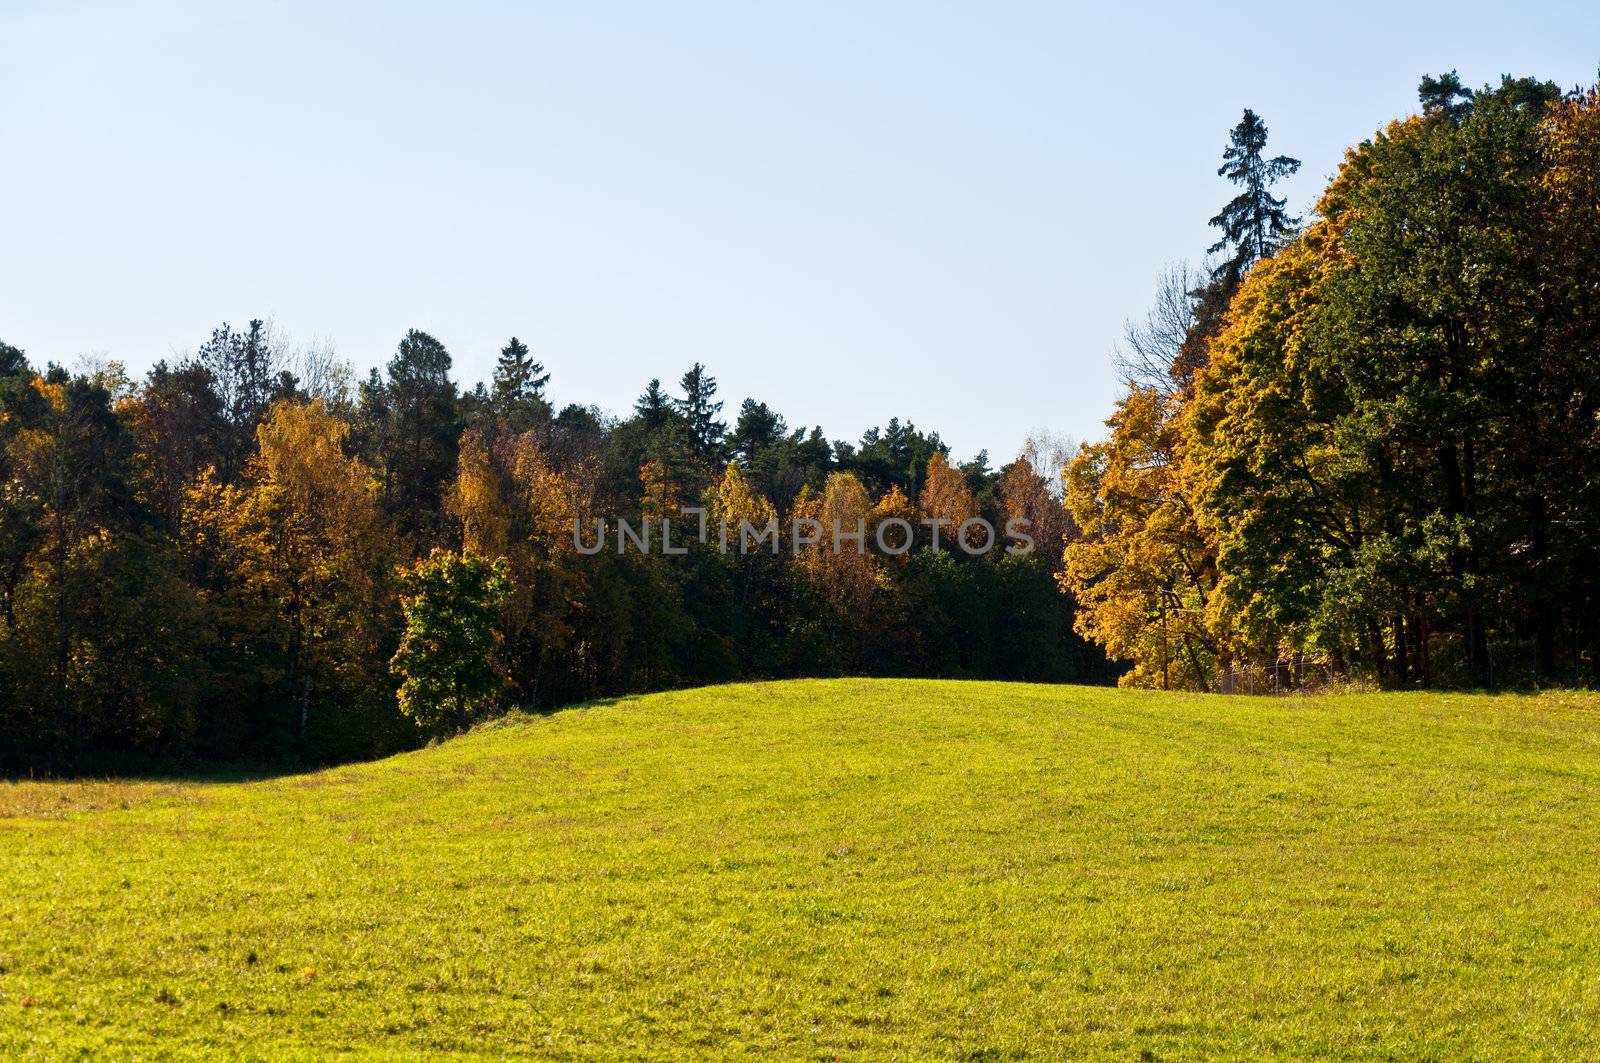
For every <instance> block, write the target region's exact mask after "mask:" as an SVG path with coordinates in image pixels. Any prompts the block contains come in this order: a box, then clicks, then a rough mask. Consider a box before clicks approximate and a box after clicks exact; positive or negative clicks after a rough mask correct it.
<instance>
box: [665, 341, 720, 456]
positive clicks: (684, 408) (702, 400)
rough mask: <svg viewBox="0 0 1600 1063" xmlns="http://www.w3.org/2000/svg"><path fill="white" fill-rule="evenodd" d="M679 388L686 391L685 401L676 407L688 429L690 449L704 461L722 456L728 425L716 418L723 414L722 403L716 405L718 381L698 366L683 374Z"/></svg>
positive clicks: (679, 402) (681, 400)
mask: <svg viewBox="0 0 1600 1063" xmlns="http://www.w3.org/2000/svg"><path fill="white" fill-rule="evenodd" d="M678 386H679V387H681V388H683V398H682V399H679V400H678V401H677V402H676V403H675V405H676V406H677V409H678V412H679V413H680V414H682V415H683V419H684V422H685V424H686V425H687V427H688V430H689V442H690V444H691V446H693V447H694V449H695V451H696V452H697V453H698V454H699V455H700V456H701V457H703V458H714V457H717V456H719V455H720V453H721V450H722V440H723V437H724V436H725V435H727V432H728V425H727V422H725V421H719V420H717V414H719V413H721V412H722V403H720V402H716V401H714V400H715V399H716V395H717V381H716V378H715V377H713V376H711V374H709V373H707V372H706V367H705V366H703V365H701V364H700V363H699V362H696V363H694V368H692V369H690V370H689V371H688V372H687V373H685V374H683V377H682V379H680V380H679V381H678Z"/></svg>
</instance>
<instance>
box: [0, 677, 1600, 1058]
mask: <svg viewBox="0 0 1600 1063" xmlns="http://www.w3.org/2000/svg"><path fill="white" fill-rule="evenodd" d="M1597 797H1600V699H1597V698H1595V697H1593V696H1587V695H1585V696H1577V695H1573V696H1554V695H1547V696H1543V697H1538V698H1523V697H1484V696H1446V695H1384V696H1359V697H1342V698H1328V699H1306V700H1293V699H1285V700H1279V701H1274V700H1270V699H1247V698H1217V697H1200V696H1187V695H1161V694H1154V693H1138V692H1125V691H1114V690H1093V689H1082V688H1070V687H1046V686H1023V685H1006V684H987V683H938V682H920V681H870V680H842V681H803V682H789V683H772V684H751V685H736V686H726V687H717V688H711V689H704V690H694V691H685V692H679V693H672V694H659V695H652V696H648V697H639V698H629V699H623V700H619V701H616V702H614V703H608V704H601V705H595V706H591V707H586V708H582V709H576V710H571V711H567V712H562V713H557V714H555V715H552V716H549V717H540V718H514V719H512V720H508V721H504V722H502V723H500V724H498V725H495V726H491V727H488V728H485V729H482V730H480V731H478V732H475V733H473V734H471V735H468V736H465V737H463V738H460V739H457V740H455V741H451V742H448V743H444V744H443V745H440V746H438V747H436V748H433V749H428V750H423V751H419V752H416V753H412V754H408V755H405V756H399V757H394V758H391V759H389V760H385V761H381V762H377V763H372V764H364V765H356V766H350V767H344V768H339V769H335V770H330V771H325V772H319V773H316V774H312V775H304V776H294V777H285V778H280V779H274V780H268V781H262V782H252V783H245V784H228V785H203V784H170V785H169V784H163V785H126V786H125V785H121V784H110V785H80V784H61V785H56V786H41V785H39V784H26V783H24V784H17V785H8V784H3V783H0V1056H4V1057H13V1056H18V1055H22V1056H28V1055H33V1056H40V1057H54V1056H62V1055H68V1054H72V1053H74V1052H76V1051H78V1050H85V1049H86V1050H89V1051H90V1052H93V1053H106V1054H114V1055H118V1056H126V1055H144V1056H149V1055H156V1054H176V1055H237V1056H243V1057H251V1058H264V1059H265V1058H272V1059H284V1058H325V1057H326V1056H328V1055H330V1054H333V1053H336V1052H339V1051H348V1052H354V1053H357V1054H361V1055H375V1056H387V1055H394V1056H415V1055H416V1054H419V1053H437V1054H440V1055H448V1054H460V1055H462V1056H467V1055H473V1054H479V1053H481V1054H485V1055H494V1056H499V1055H503V1054H512V1055H518V1054H532V1055H543V1056H555V1057H610V1056H625V1057H630V1058H639V1057H647V1058H660V1059H672V1058H683V1057H684V1056H692V1055H704V1054H715V1055H735V1054H741V1053H744V1054H749V1055H752V1056H755V1055H760V1056H788V1057H796V1056H798V1057H814V1058H830V1059H831V1058H834V1057H836V1056H840V1057H846V1058H849V1057H861V1058H884V1057H888V1056H891V1055H896V1054H897V1055H898V1056H899V1057H900V1058H902V1059H904V1058H926V1057H936V1058H968V1059H1007V1058H1023V1057H1029V1056H1038V1057H1043V1058H1058V1057H1060V1056H1062V1055H1067V1054H1087V1055H1094V1056H1098V1055H1107V1056H1113V1057H1117V1058H1129V1057H1134V1058H1137V1057H1139V1056H1140V1055H1141V1054H1142V1053H1148V1054H1150V1056H1153V1057H1155V1058H1161V1059H1172V1058H1203V1057H1215V1056H1219V1055H1231V1056H1259V1055H1275V1054H1292V1055H1308V1054H1335V1055H1342V1056H1354V1057H1371V1058H1379V1057H1386V1056H1401V1057H1409V1058H1415V1057H1419V1056H1433V1057H1458V1056H1465V1055H1474V1056H1487V1057H1504V1056H1507V1055H1516V1056H1547V1057H1550V1058H1574V1057H1578V1056H1582V1055H1585V1054H1586V1053H1590V1052H1592V1051H1593V1046H1594V1044H1595V1040H1594V1038H1595V1035H1596V1030H1597V1029H1600V890H1597V888H1596V883H1597V881H1600V821H1597V818H1596V815H1595V812H1596V810H1597ZM123 806H126V807H123Z"/></svg>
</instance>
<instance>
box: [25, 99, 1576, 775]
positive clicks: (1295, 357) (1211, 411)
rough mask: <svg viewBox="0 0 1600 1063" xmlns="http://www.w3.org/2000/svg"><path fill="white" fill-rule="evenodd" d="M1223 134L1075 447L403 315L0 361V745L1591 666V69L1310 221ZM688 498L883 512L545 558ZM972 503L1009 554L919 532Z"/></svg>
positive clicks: (1280, 168)
mask: <svg viewBox="0 0 1600 1063" xmlns="http://www.w3.org/2000/svg"><path fill="white" fill-rule="evenodd" d="M1381 117H1382V116H1374V119H1375V120H1377V119H1380V118H1381ZM1223 132H1226V134H1227V135H1226V147H1225V149H1224V152H1223V155H1222V158H1221V163H1222V166H1221V169H1220V170H1219V171H1218V173H1219V174H1220V175H1221V176H1222V177H1224V178H1226V179H1227V180H1228V181H1229V182H1231V184H1232V187H1233V189H1234V192H1235V193H1236V194H1235V197H1234V198H1233V199H1232V200H1230V201H1229V202H1227V203H1226V204H1225V205H1223V206H1222V208H1221V210H1220V211H1219V213H1218V214H1217V215H1216V217H1214V218H1212V219H1211V224H1212V225H1213V226H1214V227H1215V230H1216V242H1215V244H1214V245H1212V246H1210V247H1209V248H1206V247H1200V248H1196V249H1195V250H1196V256H1197V263H1198V264H1195V265H1185V264H1178V265H1174V266H1172V267H1170V268H1169V269H1168V271H1167V273H1166V274H1165V276H1164V277H1163V279H1162V281H1161V284H1160V286H1159V291H1158V292H1157V296H1156V299H1155V301H1154V304H1153V305H1152V307H1151V308H1150V310H1149V311H1148V313H1146V314H1143V315H1140V316H1137V317H1136V318H1135V319H1134V320H1133V321H1132V322H1131V323H1130V325H1129V327H1128V329H1127V334H1126V336H1124V337H1123V339H1122V341H1121V342H1120V343H1119V344H1118V345H1117V348H1116V352H1115V358H1116V360H1117V365H1118V368H1119V370H1120V371H1121V375H1122V377H1123V391H1122V394H1121V396H1120V398H1119V399H1118V400H1117V402H1116V405H1115V408H1114V410H1113V411H1111V412H1110V419H1109V420H1108V421H1107V422H1106V429H1105V435H1104V437H1103V438H1102V439H1098V440H1094V441H1090V442H1087V443H1084V444H1083V445H1081V446H1074V447H1067V446H1065V445H1064V444H1062V443H1059V442H1057V441H1055V440H1053V439H1050V438H1038V439H1035V440H1033V441H1030V443H1029V444H1028V445H1027V446H1026V447H1025V448H1024V449H1023V452H1022V453H1020V454H1017V455H1015V456H1008V460H998V461H994V460H991V458H990V456H989V455H987V454H979V455H978V456H977V457H976V458H974V459H973V460H971V461H967V462H959V461H957V460H956V459H955V457H954V456H953V455H952V454H951V452H950V449H949V447H948V446H947V445H946V444H945V443H944V441H943V440H941V438H940V435H939V433H938V432H936V431H931V430H924V429H923V428H919V427H918V426H915V425H913V424H911V423H909V422H907V421H903V420H900V419H898V418H890V419H888V420H887V421H886V422H885V424H884V425H883V427H881V428H875V429H872V430H871V431H868V432H867V433H865V434H864V435H863V436H862V437H861V438H860V439H859V440H856V441H854V442H847V441H842V440H838V439H832V438H830V437H829V436H827V435H826V434H825V432H824V429H823V427H821V426H820V425H817V424H816V423H815V422H814V421H812V420H806V421H804V422H801V421H796V420H791V418H792V417H794V416H796V415H806V416H815V411H793V410H785V411H780V410H778V409H775V408H774V407H773V406H771V405H769V404H768V403H766V402H764V401H758V400H757V399H753V398H752V399H744V400H743V401H742V402H741V403H739V404H738V405H737V406H736V407H735V406H733V405H732V403H731V401H729V400H726V399H725V398H724V397H723V396H721V395H719V392H718V387H717V382H716V380H715V378H714V376H713V375H712V371H711V370H708V369H707V367H705V366H703V365H700V364H695V365H693V366H691V367H688V368H687V371H683V372H681V375H679V371H680V370H682V369H683V367H681V366H680V367H673V372H671V373H668V374H666V376H667V379H668V382H667V383H665V384H664V383H663V382H662V381H661V380H650V381H648V382H641V384H642V393H641V394H640V396H639V398H638V400H637V402H636V403H635V405H634V407H633V408H632V409H631V410H628V411H626V412H624V413H622V414H621V415H613V414H609V413H607V412H605V411H602V410H600V409H598V408H596V407H592V406H585V405H582V404H568V405H565V406H563V407H561V408H559V409H558V408H556V406H555V405H554V404H553V403H552V401H551V400H550V398H549V397H548V385H549V382H550V380H551V371H547V369H546V367H545V365H543V364H542V363H541V360H540V356H538V355H537V354H536V353H535V350H534V349H531V348H530V345H529V344H528V343H526V342H524V341H523V340H522V339H518V338H510V339H508V340H507V341H506V343H505V344H504V347H503V349H502V350H501V351H500V352H499V356H498V362H497V365H496V368H495V370H494V373H493V376H492V379H490V380H489V381H486V382H484V383H480V384H476V385H471V386H468V385H465V384H463V383H462V382H460V381H458V380H457V379H456V378H455V377H454V376H453V375H452V357H451V353H450V350H449V348H448V345H447V342H446V341H447V339H448V337H443V338H436V337H434V336H432V335H430V334H428V333H426V332H424V331H420V330H412V331H410V332H407V333H406V334H405V336H404V337H403V338H401V339H400V340H399V341H398V345H397V347H396V348H395V350H394V353H393V355H392V357H390V358H389V360H388V361H387V364H386V365H385V366H384V367H383V368H382V369H381V370H378V369H374V370H372V371H371V372H370V374H369V375H367V376H366V377H364V378H363V377H361V376H360V375H359V374H358V373H357V372H356V371H355V370H354V369H353V368H352V367H350V366H349V365H347V364H345V363H342V362H341V361H339V360H338V359H337V358H335V357H332V356H331V355H330V354H328V353H326V352H324V351H321V350H319V349H317V348H316V347H315V346H313V347H309V348H308V347H304V346H299V345H296V344H294V343H293V342H291V341H289V340H288V339H286V338H285V337H283V336H282V335H281V334H280V333H279V332H278V331H277V330H276V329H275V328H274V327H273V326H272V325H270V324H267V323H264V322H263V321H260V320H248V321H245V322H243V323H236V325H235V324H223V325H219V326H218V327H217V328H216V329H215V330H214V331H213V332H212V334H211V335H210V336H209V338H207V337H203V336H202V337H196V343H197V346H196V347H195V348H194V350H193V353H192V354H190V355H187V356H184V357H181V358H176V359H174V360H173V361H172V362H171V363H170V364H169V363H167V362H163V363H161V364H158V365H156V366H155V367H154V368H152V369H151V370H150V371H149V372H148V373H146V374H145V375H143V376H142V377H140V378H135V377H133V376H131V375H130V374H129V373H128V372H127V371H126V370H125V369H124V368H123V367H122V365H121V364H119V363H117V362H115V361H104V362H101V363H99V364H95V365H89V366H81V367H77V368H74V369H70V370H69V369H67V368H64V367H63V366H61V365H58V364H56V363H55V362H53V361H51V360H50V352H35V351H28V352H24V351H22V350H19V349H17V348H15V347H12V346H9V345H5V344H3V343H0V771H7V772H41V773H52V772H64V771H93V770H114V769H119V768H122V767H125V766H127V765H130V764H139V763H176V762H183V761H205V762H239V763H246V762H249V763H257V762H269V761H277V760H283V759H295V760H300V761H304V762H308V763H323V762H333V761H340V760H350V759H361V758H369V757H374V756H378V755H382V754H385V753H388V752H392V751H396V750H401V749H406V748H410V747H414V746H416V745H418V744H420V743H422V742H424V741H426V740H428V739H429V738H431V737H434V736H440V735H445V734H449V733H453V732H455V731H457V730H460V729H462V728H464V727H466V726H468V725H470V724H472V723H473V722H475V721H477V720H479V719H482V718H483V717H485V716H486V715H488V714H491V713H493V712H495V711H498V710H500V709H503V708H508V707H512V706H515V707H520V708H524V709H528V710H543V709H547V708H551V707H556V706H561V705H568V704H573V703H576V702H580V701H584V700H589V699H594V698H600V697H607V696H612V695H618V694H624V693H630V692H639V691H649V690H661V689H668V688H674V687H680V686H687V685H698V684H707V683H715V682H721V681H727V680H734V679H743V678H765V677H789V676H813V675H859V674H866V675H892V676H923V677H948V678H985V679H1014V680H1031V681H1048V682H1073V683H1089V684H1109V683H1118V682H1120V683H1121V684H1123V685H1128V686H1142V687H1161V688H1171V689H1189V690H1199V691H1219V690H1220V691H1226V692H1243V691H1245V690H1254V691H1256V692H1258V693H1259V692H1268V691H1269V690H1277V691H1279V692H1286V691H1290V690H1297V689H1311V688H1314V687H1317V686H1326V685H1345V684H1348V685H1358V686H1378V687H1395V688H1403V687H1452V688H1491V689H1492V688H1505V687H1532V686H1539V685H1578V684H1584V683H1588V682H1591V681H1592V680H1593V677H1594V674H1595V669H1596V665H1597V663H1600V534H1597V532H1600V528H1597V522H1600V361H1597V352H1600V94H1597V92H1596V90H1594V89H1588V90H1570V91H1568V90H1563V89H1561V88H1560V87H1558V86H1556V85H1554V84H1551V83H1548V82H1544V81H1540V80H1538V79H1535V78H1520V79H1519V78H1509V77H1508V78H1505V79H1504V80H1503V81H1502V82H1501V83H1500V84H1499V85H1492V86H1487V87H1484V88H1482V89H1478V90H1472V89H1469V88H1467V87H1464V86H1463V85H1462V84H1461V83H1460V82H1459V80H1458V79H1457V78H1456V77H1455V75H1454V74H1446V75H1442V76H1439V77H1427V78H1424V79H1423V82H1422V85H1421V89H1420V92H1419V106H1418V110H1417V113H1416V114H1413V115H1411V116H1409V117H1404V118H1400V119H1398V120H1396V121H1393V122H1391V123H1390V124H1388V125H1387V126H1386V127H1384V128H1383V129H1382V131H1381V132H1379V133H1377V134H1375V135H1374V136H1373V137H1372V138H1371V139H1370V140H1367V141H1365V142H1363V143H1361V144H1359V145H1357V146H1355V147H1353V148H1351V149H1350V150H1349V151H1348V152H1347V154H1346V156H1345V159H1344V162H1343V164H1342V165H1341V166H1340V167H1339V170H1338V172H1337V174H1336V175H1334V176H1333V178H1332V181H1331V183H1330V184H1329V185H1328V186H1327V188H1326V189H1325V191H1324V192H1323V193H1322V195H1321V197H1320V199H1319V200H1318V201H1317V203H1316V204H1315V208H1314V209H1313V210H1312V211H1310V212H1309V213H1308V214H1306V215H1305V216H1303V217H1300V216H1295V215H1294V214H1293V213H1292V212H1291V211H1290V210H1289V208H1288V206H1287V204H1286V203H1285V201H1284V199H1283V198H1281V197H1278V196H1276V195H1275V194H1274V192H1273V190H1272V189H1273V186H1274V184H1275V183H1276V182H1277V181H1278V180H1280V179H1281V178H1283V177H1284V176H1286V175H1288V174H1290V173H1293V172H1294V171H1295V170H1296V169H1297V168H1298V167H1299V163H1298V162H1297V161H1296V160H1294V159H1292V158H1288V157H1285V156H1281V155H1274V154H1273V153H1272V152H1271V151H1270V150H1269V149H1268V143H1267V141H1268V130H1267V126H1266V123H1265V122H1264V121H1263V120H1262V118H1261V117H1259V116H1257V115H1256V114H1255V113H1254V112H1253V111H1245V112H1244V114H1243V117H1242V119H1241V120H1240V122H1239V124H1238V125H1237V126H1236V127H1235V128H1234V129H1233V130H1231V132H1228V131H1223ZM1219 139H1220V138H1219ZM1209 178H1210V175H1209V174H1205V173H1200V174H1196V175H1194V180H1196V181H1205V180H1207V179H1209ZM1202 256H1203V257H1202ZM530 327H535V328H536V323H533V324H532V325H531V326H530ZM1086 342H1090V341H1089V340H1086ZM1093 342H1099V341H1093ZM535 346H537V345H535ZM992 365H993V366H994V368H991V369H989V370H987V371H990V372H1002V373H1003V372H1005V369H1004V360H1003V359H1000V358H996V359H994V360H993V361H992ZM713 369H714V367H713ZM884 412H885V414H890V413H894V412H895V411H892V410H886V411H884ZM685 507H693V508H696V509H698V510H703V512H704V513H705V514H707V515H709V519H710V520H711V522H712V523H713V524H716V523H718V522H723V523H727V524H732V525H734V526H735V527H737V526H739V525H740V524H741V523H745V522H747V523H749V524H750V525H752V526H755V527H762V528H765V527H768V526H771V525H773V524H776V525H777V526H778V527H779V528H782V529H788V528H791V527H793V526H794V525H795V523H796V522H799V521H819V522H821V523H822V524H824V525H825V526H837V525H839V524H843V525H845V526H849V527H854V526H858V525H859V526H860V527H862V528H864V529H866V530H867V532H868V534H867V536H866V542H867V543H868V544H869V546H870V544H872V543H873V541H874V534H873V533H874V532H875V531H876V530H877V529H879V528H881V527H884V526H885V525H887V524H888V523H890V522H894V523H895V524H896V526H897V527H906V526H909V527H911V528H913V529H915V530H914V532H913V533H912V539H911V540H910V541H909V542H908V543H907V545H908V547H909V549H907V550H904V551H896V552H885V551H882V550H877V549H871V548H868V549H864V550H856V549H845V550H838V549H830V548H828V545H829V544H827V543H816V544H810V545H807V546H806V547H805V548H803V549H799V550H795V551H788V550H785V551H778V552H767V551H739V550H734V551H728V550H721V549H716V548H715V543H714V542H712V543H708V542H700V541H695V540H692V539H689V540H686V549H684V550H683V551H682V552H681V553H680V552H671V553H666V552H661V551H642V550H611V549H606V550H601V551H598V552H585V551H583V550H580V549H579V548H578V547H579V542H578V540H576V539H575V537H574V527H575V525H576V526H579V527H581V526H585V525H592V524H593V522H595V521H597V520H601V521H615V520H628V521H632V522H636V523H639V522H644V523H649V522H657V523H659V522H660V521H662V520H666V519H679V518H680V517H681V515H682V514H683V512H684V510H685ZM975 518H981V519H983V520H985V521H988V522H989V523H990V524H991V525H993V526H994V527H999V528H1003V527H1005V526H1007V524H1008V522H1014V521H1021V522H1023V523H1024V524H1025V525H1026V526H1027V527H1028V528H1029V529H1031V536H1032V539H1033V540H1034V541H1035V543H1036V544H1037V547H1036V549H1034V550H1032V551H1031V552H1023V551H1006V550H994V551H989V552H986V553H981V554H979V553H971V552H968V551H965V550H961V549H949V548H948V542H947V543H946V544H945V547H946V548H939V544H938V543H937V541H936V538H935V537H936V535H937V532H938V529H939V528H940V527H944V528H952V527H954V528H959V527H961V526H962V525H963V524H964V523H965V522H968V521H970V520H973V519H975ZM930 531H931V533H932V534H930ZM947 539H948V535H947Z"/></svg>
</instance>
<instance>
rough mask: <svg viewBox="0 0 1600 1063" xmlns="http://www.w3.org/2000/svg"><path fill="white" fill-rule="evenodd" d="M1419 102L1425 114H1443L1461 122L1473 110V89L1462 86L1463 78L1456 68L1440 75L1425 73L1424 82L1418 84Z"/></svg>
mask: <svg viewBox="0 0 1600 1063" xmlns="http://www.w3.org/2000/svg"><path fill="white" fill-rule="evenodd" d="M1417 102H1418V103H1420V104H1422V113H1423V114H1437V115H1443V116H1444V117H1445V118H1448V119H1449V120H1450V121H1452V122H1459V121H1460V120H1461V119H1463V118H1465V117H1466V116H1467V115H1468V114H1469V113H1471V111H1472V90H1471V89H1466V88H1462V86H1461V78H1459V77H1457V76H1456V72H1455V71H1454V70H1452V71H1450V73H1448V74H1440V75H1439V76H1438V77H1434V76H1432V75H1431V74H1424V75H1422V84H1420V85H1418V86H1417Z"/></svg>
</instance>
